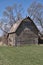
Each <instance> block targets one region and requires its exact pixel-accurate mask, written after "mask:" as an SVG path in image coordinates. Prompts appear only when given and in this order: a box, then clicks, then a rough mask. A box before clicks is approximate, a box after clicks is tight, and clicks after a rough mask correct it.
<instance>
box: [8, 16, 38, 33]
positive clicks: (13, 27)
mask: <svg viewBox="0 0 43 65" xmlns="http://www.w3.org/2000/svg"><path fill="white" fill-rule="evenodd" d="M28 20H30V21H31V22H32V23H33V24H34V26H35V27H36V29H37V31H38V32H39V30H38V28H37V26H36V25H35V23H34V22H33V21H32V20H31V18H30V17H29V16H28V17H26V18H25V19H21V20H19V21H17V22H16V23H15V24H13V26H12V27H11V29H10V31H9V33H13V32H16V30H17V29H18V27H19V25H20V24H21V22H23V21H28Z"/></svg>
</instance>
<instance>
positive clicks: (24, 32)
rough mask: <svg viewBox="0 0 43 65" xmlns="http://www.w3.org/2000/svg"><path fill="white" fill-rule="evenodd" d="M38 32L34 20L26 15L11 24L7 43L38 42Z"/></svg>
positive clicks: (15, 44)
mask: <svg viewBox="0 0 43 65" xmlns="http://www.w3.org/2000/svg"><path fill="white" fill-rule="evenodd" d="M38 33H39V30H38V29H37V27H36V25H35V24H34V22H33V21H32V20H31V19H30V17H27V18H25V19H23V20H20V21H17V22H16V23H15V24H14V25H13V26H12V28H11V30H10V33H9V37H8V45H12V46H17V45H24V44H29V45H30V44H38Z"/></svg>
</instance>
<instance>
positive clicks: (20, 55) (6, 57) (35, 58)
mask: <svg viewBox="0 0 43 65" xmlns="http://www.w3.org/2000/svg"><path fill="white" fill-rule="evenodd" d="M0 65H43V46H39V45H37V46H35V45H31V46H22V47H0Z"/></svg>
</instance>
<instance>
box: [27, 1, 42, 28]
mask: <svg viewBox="0 0 43 65" xmlns="http://www.w3.org/2000/svg"><path fill="white" fill-rule="evenodd" d="M27 12H28V14H29V16H30V17H31V18H32V19H33V20H34V19H36V20H37V21H39V22H40V25H41V26H42V28H43V24H42V23H43V21H42V16H43V5H42V4H41V3H37V2H33V3H32V4H31V5H30V7H29V8H28V9H27Z"/></svg>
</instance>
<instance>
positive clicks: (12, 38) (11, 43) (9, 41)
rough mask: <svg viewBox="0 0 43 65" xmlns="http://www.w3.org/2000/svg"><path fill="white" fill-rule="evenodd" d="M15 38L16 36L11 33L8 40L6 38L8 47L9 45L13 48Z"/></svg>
mask: <svg viewBox="0 0 43 65" xmlns="http://www.w3.org/2000/svg"><path fill="white" fill-rule="evenodd" d="M15 36H16V34H15V33H14V34H13V33H12V34H9V38H8V45H11V46H15V45H16V44H15V41H16V40H15V38H16V37H15Z"/></svg>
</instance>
